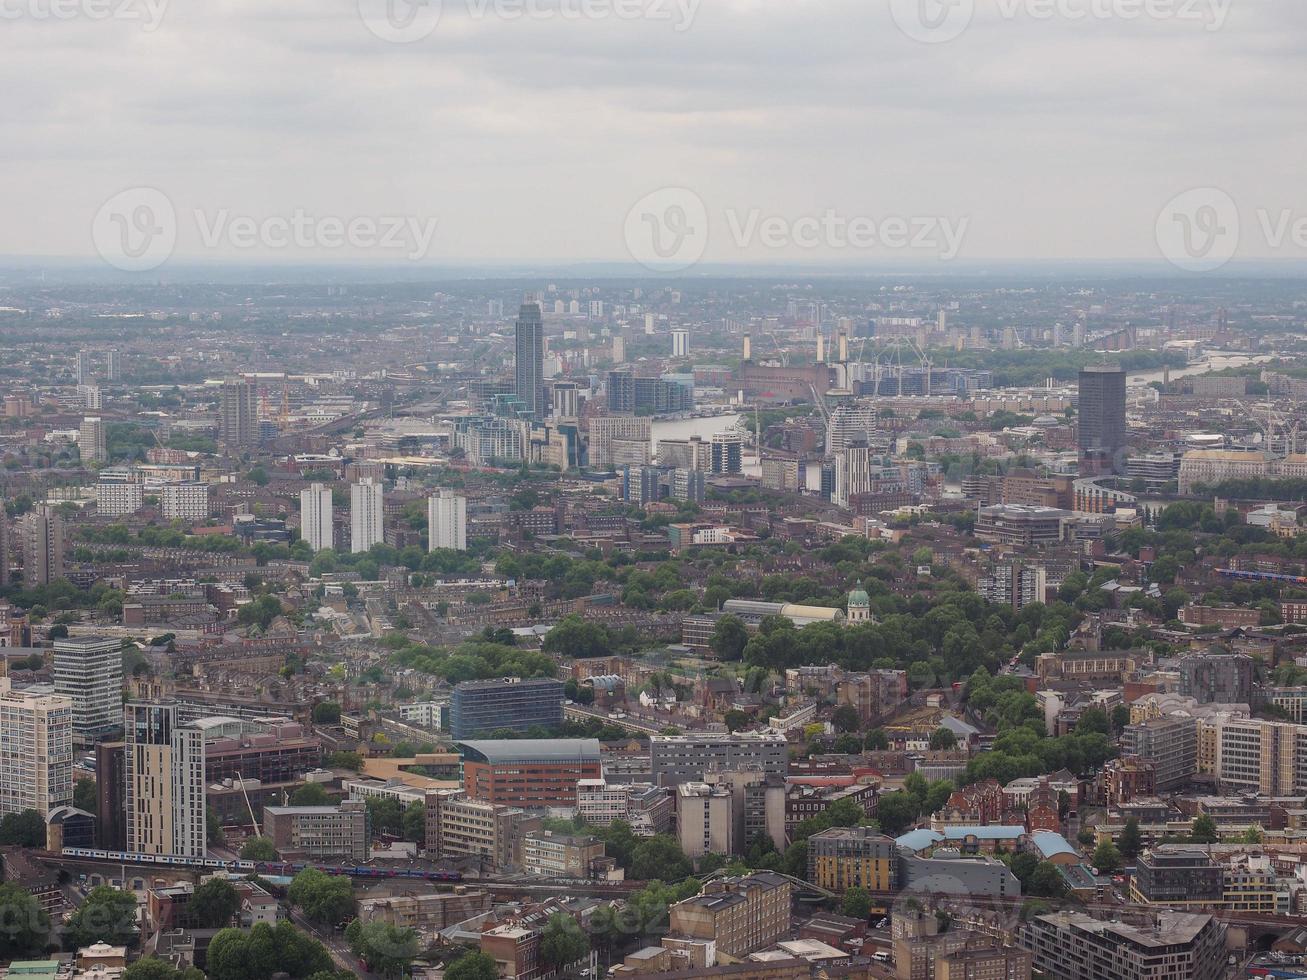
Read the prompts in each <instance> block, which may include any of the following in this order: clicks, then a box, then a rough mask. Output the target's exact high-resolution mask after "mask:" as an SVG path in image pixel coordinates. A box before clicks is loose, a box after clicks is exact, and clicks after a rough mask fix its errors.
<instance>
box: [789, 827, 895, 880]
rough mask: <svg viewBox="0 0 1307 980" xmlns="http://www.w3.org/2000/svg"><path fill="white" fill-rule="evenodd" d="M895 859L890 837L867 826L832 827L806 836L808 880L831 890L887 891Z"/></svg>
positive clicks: (891, 878) (892, 874)
mask: <svg viewBox="0 0 1307 980" xmlns="http://www.w3.org/2000/svg"><path fill="white" fill-rule="evenodd" d="M897 862H898V848H897V847H896V845H895V844H894V840H893V838H890V837H886V836H885V835H884V834H881V833H878V832H876V831H874V830H872V829H870V828H868V827H835V828H832V829H831V830H824V831H822V832H821V833H820V834H814V835H813V836H811V837H809V838H808V880H809V881H811V882H812V883H813V884H815V885H817V886H818V887H821V888H829V889H830V890H831V891H836V892H842V891H847V890H848V889H850V888H865V889H867V890H868V891H872V892H885V891H890V890H892V889H893V888H894V872H895V867H896V865H897Z"/></svg>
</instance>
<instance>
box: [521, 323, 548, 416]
mask: <svg viewBox="0 0 1307 980" xmlns="http://www.w3.org/2000/svg"><path fill="white" fill-rule="evenodd" d="M516 380H517V383H516V391H517V397H518V398H519V399H521V401H522V404H523V405H525V406H526V410H527V411H528V412H530V413H531V418H532V419H534V420H535V421H537V422H539V421H540V420H541V419H543V418H544V417H545V321H544V318H543V317H542V316H541V314H540V304H539V303H523V304H522V309H521V312H519V313H518V315H517V365H516Z"/></svg>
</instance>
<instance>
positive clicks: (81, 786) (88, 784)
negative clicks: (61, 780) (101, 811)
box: [73, 777, 97, 813]
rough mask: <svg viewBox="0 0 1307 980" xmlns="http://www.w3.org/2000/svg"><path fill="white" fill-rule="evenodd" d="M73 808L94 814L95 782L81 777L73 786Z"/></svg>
mask: <svg viewBox="0 0 1307 980" xmlns="http://www.w3.org/2000/svg"><path fill="white" fill-rule="evenodd" d="M73 806H75V807H77V809H79V810H85V811H86V812H87V813H94V812H95V810H96V806H97V798H96V792H95V780H94V779H87V778H85V777H82V778H81V779H79V780H77V782H76V783H75V784H74V785H73Z"/></svg>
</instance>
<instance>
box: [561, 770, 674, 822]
mask: <svg viewBox="0 0 1307 980" xmlns="http://www.w3.org/2000/svg"><path fill="white" fill-rule="evenodd" d="M576 812H577V813H578V814H579V815H580V816H581V817H582V819H584V820H585V822H586V823H587V824H589V825H591V826H594V827H607V826H608V825H609V824H611V823H612V822H613V821H614V820H623V821H625V822H626V823H628V824H630V825H631V831H632V833H634V834H635V836H637V837H652V836H653V835H654V834H664V833H667V832H668V831H669V830H670V829H671V827H672V824H673V822H674V818H675V815H676V804H675V801H674V800H673V798H672V796H671V794H670V793H668V792H667V791H666V790H665V789H663V788H662V787H661V786H652V785H650V784H648V783H610V782H607V781H606V780H605V779H604V778H603V777H602V776H601V777H599V778H598V779H581V780H578V781H577V784H576Z"/></svg>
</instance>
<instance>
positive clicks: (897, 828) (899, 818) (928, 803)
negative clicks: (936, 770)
mask: <svg viewBox="0 0 1307 980" xmlns="http://www.w3.org/2000/svg"><path fill="white" fill-rule="evenodd" d="M953 790H954V786H953V784H952V783H951V782H950V781H949V780H947V779H940V780H936V781H935V782H929V781H928V780H927V779H926V778H925V777H924V776H922V775H921V773H917V772H912V773H908V775H907V777H906V778H905V779H904V780H903V789H901V790H896V791H895V792H892V793H882V794H881V796H880V798H879V799H878V800H877V801H876V820H877V822H878V823H879V824H880V826H881V828H882V829H883V830H884V831H885V833H887V834H889V835H890V836H891V837H897V836H898V835H899V834H902V833H903V832H904V831H906V830H908V829H909V828H911V827H912V826H913V825H914V824H915V823H916V822H917V818H918V817H920V816H922V815H923V814H927V813H934V812H935V811H936V810H938V809H939V808H940V807H942V806H943V805H944V804H945V803H947V802H948V798H949V797H950V796H951V795H953Z"/></svg>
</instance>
